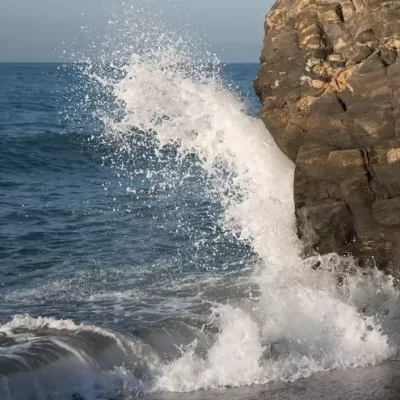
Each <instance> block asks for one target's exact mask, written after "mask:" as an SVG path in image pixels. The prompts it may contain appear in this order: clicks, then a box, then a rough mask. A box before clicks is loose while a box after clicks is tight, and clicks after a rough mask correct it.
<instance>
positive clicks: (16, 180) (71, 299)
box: [0, 64, 258, 331]
mask: <svg viewBox="0 0 400 400" xmlns="http://www.w3.org/2000/svg"><path fill="white" fill-rule="evenodd" d="M257 68H258V67H257V65H254V64H246V65H245V64H243V65H241V64H232V65H227V66H225V67H224V69H225V71H226V74H227V76H228V77H229V79H231V80H232V82H234V83H235V85H236V86H237V90H238V92H239V93H241V94H242V95H243V96H246V97H247V98H248V100H249V102H250V104H251V107H252V110H253V112H257V106H258V102H257V99H256V98H255V95H254V94H253V91H252V80H253V79H254V77H255V76H256V73H257ZM82 79H83V77H82V76H80V75H79V74H76V73H75V72H74V70H73V67H72V66H68V65H58V64H2V65H0V80H1V82H2V84H1V86H0V133H1V134H0V152H1V154H0V174H1V175H0V178H1V179H0V199H1V200H0V201H1V208H0V219H1V221H2V223H1V227H0V244H1V245H0V257H1V264H0V274H1V276H2V279H1V285H2V290H1V292H0V299H1V303H2V307H1V309H0V320H1V321H3V322H4V321H7V320H8V319H9V318H10V317H12V316H13V315H14V314H25V313H28V314H30V315H32V316H43V317H46V316H52V317H59V318H72V319H74V321H77V322H83V321H85V322H89V323H92V324H95V325H96V324H99V325H101V326H106V327H108V328H112V329H117V330H122V331H124V330H127V331H132V330H137V329H142V328H143V327H144V326H146V324H147V323H149V324H151V323H153V322H154V321H156V320H157V319H160V320H163V319H165V318H166V317H167V318H169V317H172V316H173V314H174V306H173V305H172V304H171V307H172V309H171V310H167V313H168V314H170V315H165V310H164V309H163V308H164V307H166V299H167V298H169V296H170V295H171V296H172V297H171V298H172V299H175V298H176V295H177V293H175V292H174V291H172V293H170V287H169V285H170V282H174V281H175V280H176V279H178V280H181V279H182V280H184V279H188V280H190V279H197V278H198V277H201V278H202V279H205V278H206V277H212V276H221V275H223V274H227V275H231V274H235V273H239V274H240V273H241V271H242V269H243V265H244V260H245V259H246V258H247V257H248V258H249V259H251V258H252V254H251V251H250V249H249V248H248V247H246V246H245V245H243V244H242V243H240V242H239V241H235V240H233V239H232V237H226V238H225V237H222V238H221V235H220V234H219V232H217V230H218V229H219V228H218V227H217V226H216V223H215V220H216V219H217V218H218V216H219V214H220V213H221V206H220V205H219V203H218V201H217V200H215V201H213V200H212V198H210V196H207V197H206V198H204V190H205V186H206V185H207V182H205V179H204V175H202V173H201V171H197V176H194V177H193V178H191V181H189V180H186V181H183V182H180V180H181V178H182V177H183V176H184V174H185V173H186V168H187V165H186V166H181V167H180V168H181V169H182V171H177V177H176V179H177V181H179V184H178V185H174V187H173V188H172V187H171V188H169V189H168V188H167V189H163V190H161V189H160V190H159V192H158V193H152V192H151V190H152V187H151V186H152V184H153V180H150V179H143V177H142V176H140V177H138V178H137V179H133V180H131V179H129V180H127V178H126V177H125V178H124V177H121V174H120V173H119V172H118V171H116V170H115V168H113V167H112V166H110V165H109V164H108V163H107V161H105V160H104V159H105V157H107V156H108V152H109V149H108V148H100V146H98V145H96V143H94V141H93V140H90V138H92V136H93V135H96V134H99V133H100V131H101V126H100V125H99V124H96V120H95V119H93V118H92V117H91V110H87V109H86V110H79V111H78V112H77V111H76V110H75V111H74V115H73V116H69V115H68V113H69V111H70V104H68V103H69V102H71V101H74V97H73V96H75V95H71V90H70V89H71V88H74V87H77V88H84V85H83V84H82V82H81V81H80V80H82ZM82 90H84V89H82ZM78 95H79V96H84V95H85V94H84V93H79V94H78ZM149 158H150V157H149ZM149 158H146V159H144V161H137V160H136V161H135V165H134V166H133V165H132V166H131V168H132V171H133V170H134V169H138V165H139V166H140V167H141V168H143V169H146V168H148V165H147V164H148V163H149ZM165 160H168V156H166V157H165ZM165 160H164V162H166V161H165ZM169 160H170V162H172V157H170V159H169ZM160 168H161V167H160ZM124 179H125V180H124ZM193 185H194V186H193ZM133 189H135V191H136V193H135V194H133V193H132V192H133ZM168 190H169V192H170V193H167V191H168ZM167 194H168V196H167ZM170 195H171V196H170ZM200 239H201V249H199V248H198V246H199V245H198V241H199V240H200ZM193 246H197V247H196V248H193ZM238 260H240V262H238ZM188 295H189V297H195V295H196V294H195V293H192V291H191V293H189V294H187V293H184V291H183V293H179V297H180V301H181V302H184V301H185V298H186V297H187V296H188ZM145 298H148V301H149V303H146V301H145ZM192 306H193V305H191V307H192ZM147 309H149V311H147ZM177 310H178V309H177ZM179 312H180V311H179ZM127 313H128V314H129V319H130V321H129V323H127V321H126V319H125V317H126V316H127ZM136 320H138V321H140V323H137V324H136V323H135V321H136Z"/></svg>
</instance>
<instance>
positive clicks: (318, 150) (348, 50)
mask: <svg viewBox="0 0 400 400" xmlns="http://www.w3.org/2000/svg"><path fill="white" fill-rule="evenodd" d="M261 63H262V66H261V70H260V73H259V77H258V79H257V80H256V81H255V89H256V92H257V94H258V96H259V97H260V99H261V101H262V104H263V106H262V109H261V118H262V120H263V121H264V123H265V125H266V126H267V128H268V129H269V131H270V132H271V134H272V135H273V136H274V138H275V140H276V142H277V143H278V145H279V147H280V148H281V149H282V151H283V152H285V153H286V154H287V156H288V157H289V158H290V159H292V160H293V161H294V162H295V163H296V167H297V168H296V174H295V183H294V185H295V203H296V213H297V219H298V228H299V235H300V237H302V238H303V239H304V241H305V243H306V252H307V253H311V252H313V251H319V252H320V253H327V252H332V251H335V252H338V253H340V254H347V253H352V254H353V255H355V256H356V257H358V258H359V260H360V262H361V263H364V264H365V263H366V262H368V261H372V262H376V263H377V264H378V266H379V267H381V268H397V270H398V271H399V270H400V0H385V1H384V0H278V1H277V2H276V4H275V6H274V7H273V8H272V10H271V11H270V13H269V14H268V16H267V19H266V36H265V41H264V48H263V51H262V56H261Z"/></svg>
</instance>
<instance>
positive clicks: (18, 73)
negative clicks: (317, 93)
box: [0, 33, 400, 400]
mask: <svg viewBox="0 0 400 400" xmlns="http://www.w3.org/2000/svg"><path fill="white" fill-rule="evenodd" d="M114 37H115V36H114ZM125 38H126V36H125ZM157 38H158V39H157V40H158V42H157V44H158V45H157V46H154V43H153V42H152V43H153V44H152V46H151V48H150V47H148V45H147V44H146V43H147V42H146V41H143V37H141V38H140V40H138V41H137V42H138V43H140V46H138V47H137V48H134V46H130V47H129V46H128V47H126V46H125V50H126V51H128V53H129V54H128V55H126V54H125V56H124V57H122V56H121V57H119V56H118V57H116V54H118V55H120V54H121V53H119V52H117V50H116V49H118V46H114V47H113V46H108V47H107V46H106V49H105V50H104V51H103V53H102V54H101V57H98V58H91V57H89V56H87V57H81V58H80V59H79V60H78V61H76V62H73V63H61V64H40V63H36V64H0V399H1V400H95V399H102V400H106V399H107V400H128V399H133V398H138V397H139V398H144V399H154V400H155V399H160V400H161V399H165V400H167V399H168V400H175V399H177V400H180V399H182V400H183V399H185V400H186V399H199V400H200V399H207V400H212V399H224V400H235V399H248V400H250V399H254V400H255V399H274V400H275V399H276V400H278V399H279V400H281V399H282V400H284V399H304V400H305V399H363V400H366V399H381V400H385V399H387V400H389V399H398V398H399V399H400V364H399V354H398V349H399V344H400V337H399V333H400V299H399V292H398V289H397V288H396V285H395V282H394V279H393V278H392V277H391V276H388V275H385V274H383V273H381V272H379V271H377V270H374V269H371V270H360V269H358V268H357V266H356V264H355V262H354V260H352V258H350V257H347V258H343V257H339V256H338V255H336V254H329V255H323V256H321V255H318V254H316V255H315V256H313V257H311V258H307V259H305V258H304V257H303V256H302V243H301V242H300V241H299V240H298V238H297V235H296V222H295V210H294V204H293V173H294V166H293V165H292V163H291V162H290V161H289V160H288V159H287V158H286V157H285V156H284V155H283V154H282V153H281V151H280V150H279V149H278V147H277V145H276V144H275V142H274V140H273V138H272V137H271V135H270V134H269V132H268V131H267V130H266V128H265V127H264V125H263V123H262V122H261V120H260V119H259V118H258V114H259V112H260V103H259V100H258V98H257V97H256V95H255V93H254V90H253V80H254V79H255V78H256V76H257V73H258V70H259V64H223V63H220V62H218V60H216V58H215V57H214V56H213V55H210V53H209V52H208V50H207V51H204V52H202V51H201V49H200V50H198V48H196V49H197V50H196V51H193V48H192V45H191V44H190V45H189V44H188V43H187V41H185V40H184V39H182V37H181V36H180V37H179V38H178V39H176V37H175V36H173V35H172V36H171V35H170V34H169V33H168V34H164V35H157ZM118 40H119V37H118ZM112 43H113V44H115V41H113V42H112ZM146 46H147V47H146ZM110 48H111V49H112V51H110ZM200 53H201V54H200Z"/></svg>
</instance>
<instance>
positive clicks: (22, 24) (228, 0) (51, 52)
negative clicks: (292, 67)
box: [0, 0, 273, 62]
mask: <svg viewBox="0 0 400 400" xmlns="http://www.w3.org/2000/svg"><path fill="white" fill-rule="evenodd" d="M138 1H139V2H140V1H142V2H143V0H125V1H123V0H0V61H28V62H29V61H34V62H35V61H57V60H58V59H59V55H60V54H61V53H62V51H63V49H64V48H67V47H69V48H71V43H73V42H75V43H76V44H75V46H76V47H77V48H78V49H79V48H82V47H84V46H85V44H84V42H85V39H84V33H83V31H82V29H81V27H82V26H86V25H87V26H89V30H90V27H91V26H92V25H93V26H94V25H96V24H97V25H99V24H101V23H102V21H104V20H105V19H106V18H107V16H106V14H107V9H108V6H109V4H110V3H112V5H113V6H114V7H118V4H120V3H128V4H136V3H138ZM147 1H148V2H149V3H151V2H153V3H156V4H157V7H160V10H161V11H162V12H161V14H162V17H163V18H165V20H166V21H169V22H171V21H172V22H173V23H174V21H175V19H176V10H179V14H180V15H181V16H184V17H185V18H186V19H187V21H188V23H189V25H190V26H192V27H193V30H195V31H197V32H200V33H201V34H202V35H207V41H208V42H209V43H210V44H211V45H212V47H213V50H214V51H215V52H216V53H217V54H218V55H219V56H220V58H221V59H222V60H223V61H236V62H241V61H242V62H246V61H257V60H258V57H259V54H260V52H261V42H262V37H263V24H264V17H265V13H266V12H267V11H268V9H269V8H270V7H271V5H272V3H273V0H147ZM64 42H65V43H67V44H66V45H65V44H63V43H64ZM222 49H224V50H223V51H222Z"/></svg>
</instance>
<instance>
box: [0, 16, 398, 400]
mask: <svg viewBox="0 0 400 400" xmlns="http://www.w3.org/2000/svg"><path fill="white" fill-rule="evenodd" d="M143 13H145V11H143V10H142V11H140V12H139V11H138V10H136V9H135V10H131V14H132V15H130V18H127V19H126V21H124V22H123V23H122V26H121V25H120V24H116V23H115V24H114V23H113V24H111V25H112V27H113V28H112V30H111V31H110V33H109V34H108V36H107V39H106V46H105V48H104V50H103V51H102V52H100V54H98V57H96V59H95V61H93V59H91V58H90V57H89V58H85V59H84V60H83V61H84V62H83V63H82V64H80V65H79V68H80V70H81V72H82V73H83V74H84V75H85V76H86V77H87V79H88V80H87V82H88V85H89V88H90V87H91V85H92V89H91V90H92V93H94V94H95V95H94V97H93V99H92V100H88V101H90V102H91V103H90V104H91V106H93V105H94V106H95V108H96V117H97V118H100V119H101V120H102V122H103V124H104V127H105V129H104V133H103V134H102V135H101V137H100V138H99V139H97V138H95V139H94V140H96V141H99V142H100V143H101V144H102V145H104V146H106V147H107V148H108V149H109V151H110V154H109V156H108V158H109V160H111V164H112V165H114V166H115V167H116V168H117V169H118V171H125V172H127V171H128V172H127V173H130V174H133V175H134V174H136V173H137V172H138V171H133V172H132V171H131V172H129V168H128V166H127V163H128V162H129V161H127V160H129V158H134V157H142V156H143V155H146V154H147V155H148V154H151V157H152V158H154V160H155V161H154V162H157V161H160V159H161V158H162V155H163V152H164V151H165V150H166V149H173V151H172V154H174V157H173V159H172V160H171V164H169V165H166V166H165V169H164V170H163V171H161V172H160V171H157V172H155V171H152V170H150V169H149V170H147V171H144V170H142V171H141V172H140V173H141V174H145V175H146V176H147V177H148V178H149V179H153V178H154V180H156V179H158V180H159V179H160V177H161V178H162V180H163V181H164V184H166V185H172V186H173V185H174V184H175V183H176V180H177V179H178V178H179V175H176V174H175V173H174V168H175V167H177V166H178V167H180V168H182V166H185V162H186V161H187V160H188V159H189V158H190V159H192V165H193V163H194V164H195V165H196V167H199V168H201V169H202V170H203V171H204V174H205V176H206V177H207V179H208V180H209V182H210V185H209V186H210V187H209V193H207V194H205V195H210V196H217V197H218V198H219V201H220V202H221V204H222V207H223V210H224V213H223V217H222V219H221V220H220V221H217V222H216V224H217V223H218V224H219V225H220V226H221V227H222V228H223V231H224V232H228V233H229V234H231V235H234V236H235V237H236V238H237V239H239V240H241V241H244V242H246V243H249V244H250V245H251V247H252V249H253V250H254V252H255V253H256V254H257V255H258V258H259V263H258V267H257V268H256V269H255V270H254V272H253V274H252V275H251V277H250V278H248V284H249V285H255V286H257V288H258V292H257V295H255V296H253V297H249V298H248V299H245V300H244V299H243V298H240V299H236V298H227V299H225V301H221V302H220V303H218V304H215V305H214V308H213V311H212V313H211V315H209V316H208V319H209V321H208V322H207V324H208V325H210V326H212V327H214V328H216V333H213V332H212V330H210V332H207V331H206V330H205V328H204V327H203V328H201V329H200V330H199V331H200V332H201V333H204V334H205V335H208V337H209V342H210V343H209V345H207V346H205V347H204V346H200V345H199V342H198V341H196V340H195V341H193V343H191V344H190V345H189V346H186V347H181V351H180V355H179V356H177V357H175V358H174V359H173V360H166V359H162V358H159V357H156V356H155V355H153V354H152V353H151V352H145V351H143V352H142V351H140V352H139V353H136V352H133V353H132V352H131V351H130V350H129V351H128V354H129V355H130V357H132V359H131V360H130V361H131V362H129V357H128V358H126V354H125V355H124V356H121V357H120V358H119V359H118V360H117V361H118V362H115V363H114V364H113V365H112V366H109V367H105V366H104V367H98V366H97V367H95V368H92V367H93V365H95V366H96V365H97V361H96V359H93V357H92V356H91V355H90V358H88V357H89V355H87V356H86V354H87V353H84V356H82V353H76V351H75V350H74V349H75V348H76V347H74V348H73V349H72V350H73V351H72V350H71V348H69V350H68V349H66V348H65V345H64V344H65V341H63V340H62V339H61V342H60V339H58V335H59V334H60V332H61V333H62V332H63V331H72V332H75V333H76V332H81V331H82V330H85V329H86V328H84V327H83V326H76V325H75V324H73V323H72V322H62V321H56V320H43V319H38V320H32V319H29V318H28V317H25V318H22V317H18V318H16V319H14V321H12V322H11V323H10V324H9V325H5V326H3V327H2V329H3V331H4V332H5V334H7V335H8V336H10V335H11V336H13V335H14V336H15V332H16V331H18V330H19V329H21V328H22V329H23V330H25V331H27V332H28V333H30V332H36V331H40V330H42V329H43V328H46V329H51V330H52V331H53V333H54V331H55V332H56V333H54V335H55V339H52V340H53V344H56V345H58V348H63V349H64V350H66V351H67V353H70V354H72V358H73V359H74V361H73V364H71V363H70V362H69V361H68V362H67V364H66V365H68V367H63V368H69V369H71V366H72V365H73V366H74V367H76V365H77V363H78V364H79V365H81V364H85V363H86V360H88V359H90V360H91V362H90V364H91V368H89V369H86V368H85V369H84V372H85V373H84V374H81V377H80V378H81V379H78V378H79V377H74V379H76V382H75V381H74V383H73V385H72V386H73V387H74V388H76V390H77V392H79V393H80V394H81V395H82V396H84V398H89V399H90V398H107V397H115V396H116V394H118V395H120V396H121V397H123V396H131V395H137V394H140V393H143V392H154V391H171V392H186V391H193V390H199V389H217V388H223V387H227V386H242V385H251V384H263V383H267V382H270V381H275V380H284V381H293V380H296V379H299V378H304V377H309V376H310V375H311V374H313V373H315V372H318V371H327V370H331V369H343V368H354V367H360V366H368V365H374V364H377V363H380V362H383V361H384V360H386V359H388V358H389V357H391V356H392V355H393V354H394V353H395V350H396V346H397V344H396V341H395V340H394V336H393V335H390V336H389V333H391V330H390V327H389V324H388V315H384V313H383V311H384V310H388V313H389V317H390V316H392V315H391V313H392V312H393V311H392V310H394V309H396V308H398V294H397V291H395V290H394V289H393V285H392V282H391V280H390V278H389V277H385V276H384V275H383V274H381V273H378V272H376V271H372V272H370V273H369V274H366V275H364V274H362V273H360V272H358V271H357V270H356V269H355V268H354V266H353V265H352V260H351V259H341V258H339V257H338V256H335V255H329V256H326V257H321V258H320V259H319V260H318V261H319V267H318V269H316V270H314V269H312V268H311V265H316V264H317V263H316V260H303V259H302V258H301V249H302V247H301V243H300V242H299V240H298V239H297V236H296V227H295V217H294V204H293V173H294V167H293V165H292V163H291V162H290V161H289V160H288V159H287V158H286V157H285V156H284V155H283V154H282V153H281V152H280V150H279V149H278V147H277V145H276V144H275V142H274V140H273V139H272V137H271V135H270V134H269V133H268V132H267V131H266V129H265V127H264V125H263V124H262V122H261V121H259V120H258V119H256V118H254V117H252V116H251V115H250V113H249V112H248V111H247V110H246V107H245V105H244V103H243V101H242V100H241V99H240V98H239V97H238V96H237V94H235V93H234V92H233V91H232V90H230V88H229V85H228V84H227V83H226V82H225V81H224V79H223V78H222V76H221V74H220V66H219V63H218V60H217V59H216V58H215V56H213V55H211V54H209V53H207V51H204V50H203V49H202V46H201V45H200V46H199V45H198V43H197V42H195V41H193V40H192V39H191V37H190V35H187V34H177V33H176V32H173V30H171V28H169V27H166V26H165V24H163V23H161V22H160V21H158V20H156V19H155V18H154V17H150V18H149V16H148V15H147V16H146V18H143ZM118 26H119V27H120V28H119V29H120V30H118V28H117V27H118ZM115 32H117V34H115ZM127 43H129V44H128V45H127ZM89 91H90V90H89ZM99 93H100V94H99ZM104 98H106V99H107V101H105V100H104ZM110 98H111V99H113V101H112V106H111V107H110V106H109V102H108V100H109V99H110ZM85 101H86V99H85ZM149 164H150V165H152V164H154V163H153V161H152V162H151V163H149ZM188 173H189V172H188ZM128 189H129V190H130V188H127V190H128ZM338 276H340V277H341V279H338ZM96 329H100V328H96ZM90 330H91V329H89V331H90ZM10 332H11V333H10ZM95 332H96V333H97V334H99V335H100V336H106V337H111V338H113V340H117V343H118V341H120V343H123V345H122V348H123V349H124V350H125V352H126V348H127V347H130V348H133V349H135V348H136V346H137V342H135V341H134V340H131V339H127V338H121V336H119V335H117V336H114V333H110V332H108V331H105V330H104V331H103V330H99V331H95ZM67 337H69V334H67ZM67 342H68V340H67ZM60 343H61V345H60ZM63 343H64V344H63ZM127 343H128V344H127ZM176 345H179V343H176ZM63 346H64V347H63ZM74 346H77V345H76V344H75V345H74ZM78 348H79V346H78ZM119 348H121V346H119ZM138 359H140V360H141V362H142V363H145V364H146V368H145V369H144V370H143V368H142V369H138V368H135V364H134V363H135V362H136V360H138ZM132 360H133V361H132ZM139 364H140V363H139ZM59 370H62V368H61V367H60V369H59ZM79 371H83V370H82V369H79ZM82 382H83V383H82ZM46 385H48V382H45V383H44V388H41V389H40V390H44V391H45V390H46ZM60 385H61V384H60ZM60 385H59V383H57V385H56V387H55V388H54V387H53V389H52V390H55V391H58V394H59V395H60V397H61V398H63V397H62V396H64V395H65V396H68V395H71V394H73V393H71V389H70V388H66V387H65V385H61V386H60ZM14 386H15V384H14ZM0 387H1V385H0ZM9 387H10V383H9V382H3V388H4V391H3V392H4V393H5V394H4V396H6V395H7V396H9V397H10V396H11V394H10V393H11V392H10V389H9ZM7 391H8V392H7ZM3 392H0V393H3ZM7 393H8V394H7ZM60 393H61V394H60ZM5 398H7V397H5ZM10 398H11V397H10ZM22 398H23V397H22ZM65 398H66V397H65Z"/></svg>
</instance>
